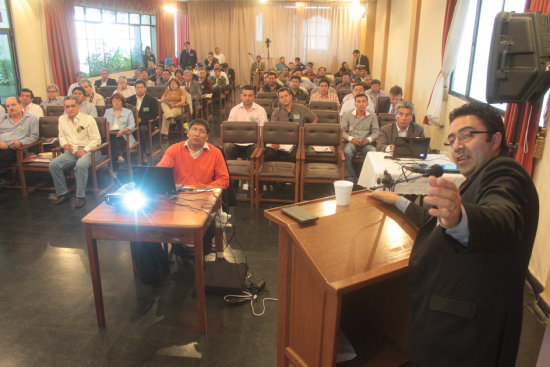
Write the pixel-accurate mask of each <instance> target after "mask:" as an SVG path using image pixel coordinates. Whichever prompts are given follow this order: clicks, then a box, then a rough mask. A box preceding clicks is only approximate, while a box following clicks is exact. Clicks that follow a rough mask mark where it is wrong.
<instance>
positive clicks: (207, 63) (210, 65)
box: [204, 57, 218, 71]
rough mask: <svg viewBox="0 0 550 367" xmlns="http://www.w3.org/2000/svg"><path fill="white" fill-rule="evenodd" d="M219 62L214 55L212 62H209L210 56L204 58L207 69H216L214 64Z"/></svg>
mask: <svg viewBox="0 0 550 367" xmlns="http://www.w3.org/2000/svg"><path fill="white" fill-rule="evenodd" d="M217 63H218V59H217V58H216V57H214V58H213V59H212V62H208V58H206V59H204V68H205V69H206V71H210V70H214V65H216V64H217Z"/></svg>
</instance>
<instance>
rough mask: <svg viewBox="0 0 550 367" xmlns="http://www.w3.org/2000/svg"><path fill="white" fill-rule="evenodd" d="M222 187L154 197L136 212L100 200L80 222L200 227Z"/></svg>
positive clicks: (161, 226) (185, 227) (114, 224)
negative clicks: (168, 196)
mask: <svg viewBox="0 0 550 367" xmlns="http://www.w3.org/2000/svg"><path fill="white" fill-rule="evenodd" d="M221 191H222V190H221V189H219V188H213V189H212V190H208V191H203V192H191V193H187V192H186V193H180V194H179V195H178V196H177V200H170V199H155V200H154V201H153V202H152V203H150V205H149V206H148V207H146V208H144V209H142V210H139V211H136V212H130V211H125V210H124V209H120V208H116V207H114V206H110V205H107V204H106V203H105V202H103V203H101V204H99V205H98V206H97V207H96V208H95V209H94V210H92V211H91V212H89V213H88V214H87V215H86V216H85V217H84V218H82V222H83V223H85V224H101V225H113V226H136V227H138V226H139V227H159V228H184V229H189V228H199V227H202V226H203V224H204V222H205V221H206V220H207V219H208V216H209V215H210V212H211V211H212V208H213V207H214V206H215V205H216V202H217V200H218V199H219V198H220V195H221Z"/></svg>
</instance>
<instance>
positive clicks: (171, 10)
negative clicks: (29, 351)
mask: <svg viewBox="0 0 550 367" xmlns="http://www.w3.org/2000/svg"><path fill="white" fill-rule="evenodd" d="M164 11H165V12H167V13H176V11H177V9H176V7H175V6H174V5H164Z"/></svg>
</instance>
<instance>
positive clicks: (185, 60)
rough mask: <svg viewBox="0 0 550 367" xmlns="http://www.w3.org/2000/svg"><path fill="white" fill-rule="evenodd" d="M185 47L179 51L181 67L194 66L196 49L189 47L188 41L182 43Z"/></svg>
mask: <svg viewBox="0 0 550 367" xmlns="http://www.w3.org/2000/svg"><path fill="white" fill-rule="evenodd" d="M184 47H185V49H184V50H182V51H181V53H180V58H179V63H180V67H181V68H182V69H185V68H186V67H188V66H191V67H193V66H195V64H196V63H197V51H195V50H193V49H192V48H191V43H190V42H189V41H187V42H185V43H184Z"/></svg>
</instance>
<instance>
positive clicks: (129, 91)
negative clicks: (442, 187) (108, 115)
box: [113, 75, 136, 98]
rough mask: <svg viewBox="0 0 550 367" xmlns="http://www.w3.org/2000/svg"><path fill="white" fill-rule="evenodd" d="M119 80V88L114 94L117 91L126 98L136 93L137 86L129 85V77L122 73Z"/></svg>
mask: <svg viewBox="0 0 550 367" xmlns="http://www.w3.org/2000/svg"><path fill="white" fill-rule="evenodd" d="M117 81H118V88H117V89H116V90H115V91H114V92H113V95H115V93H120V94H122V95H123V96H124V98H128V97H130V96H131V95H133V94H136V88H134V87H133V86H131V85H128V79H126V77H125V76H124V75H120V76H119V77H118V78H117Z"/></svg>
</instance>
